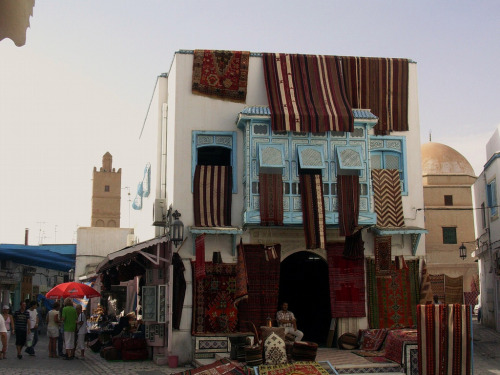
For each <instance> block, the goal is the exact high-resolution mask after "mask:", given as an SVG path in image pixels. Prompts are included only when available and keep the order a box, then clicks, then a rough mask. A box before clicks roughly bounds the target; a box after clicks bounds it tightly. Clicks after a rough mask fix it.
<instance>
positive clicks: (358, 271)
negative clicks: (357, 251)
mask: <svg viewBox="0 0 500 375" xmlns="http://www.w3.org/2000/svg"><path fill="white" fill-rule="evenodd" d="M343 251H344V245H343V244H342V243H328V244H327V249H326V254H327V259H328V279H329V282H330V309H331V314H332V318H354V317H363V316H366V311H365V268H364V260H363V259H356V260H352V259H346V258H344V257H343V256H342V253H343Z"/></svg>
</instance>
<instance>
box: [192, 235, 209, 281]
mask: <svg viewBox="0 0 500 375" xmlns="http://www.w3.org/2000/svg"><path fill="white" fill-rule="evenodd" d="M194 247H195V251H196V261H195V263H194V264H195V269H194V275H195V278H196V280H200V279H203V278H204V277H205V276H206V275H207V274H206V269H205V264H206V263H205V233H202V234H200V235H199V236H196V239H195V241H194Z"/></svg>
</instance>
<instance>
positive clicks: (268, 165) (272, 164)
mask: <svg viewBox="0 0 500 375" xmlns="http://www.w3.org/2000/svg"><path fill="white" fill-rule="evenodd" d="M284 154H285V148H284V146H283V145H281V144H279V145H274V144H273V145H269V144H266V145H263V144H259V167H260V170H261V171H263V172H275V173H282V172H283V168H284V167H285V158H284Z"/></svg>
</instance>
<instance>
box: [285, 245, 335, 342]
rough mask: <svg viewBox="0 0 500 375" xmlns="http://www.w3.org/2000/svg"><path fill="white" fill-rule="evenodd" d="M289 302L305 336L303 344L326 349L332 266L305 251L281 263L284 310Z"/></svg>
mask: <svg viewBox="0 0 500 375" xmlns="http://www.w3.org/2000/svg"><path fill="white" fill-rule="evenodd" d="M285 301H286V302H288V305H289V309H290V311H292V312H293V313H294V315H295V317H296V318H297V326H298V329H300V330H301V331H302V332H304V338H303V340H304V341H313V342H316V343H318V344H319V345H325V344H326V341H327V337H328V331H329V329H330V321H331V316H330V290H329V282H328V264H327V263H326V261H325V260H324V259H323V258H321V257H320V256H318V255H316V254H313V253H311V252H308V251H301V252H298V253H295V254H292V255H290V256H289V257H287V258H286V259H285V260H283V261H282V262H281V267H280V291H279V304H280V306H279V307H280V308H281V304H282V303H283V302H285ZM280 308H279V309H280ZM279 309H278V310H279Z"/></svg>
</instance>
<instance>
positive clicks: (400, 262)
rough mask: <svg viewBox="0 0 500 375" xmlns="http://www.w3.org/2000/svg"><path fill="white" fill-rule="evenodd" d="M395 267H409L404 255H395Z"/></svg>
mask: <svg viewBox="0 0 500 375" xmlns="http://www.w3.org/2000/svg"><path fill="white" fill-rule="evenodd" d="M394 267H395V268H396V269H397V270H402V269H408V265H407V264H406V260H405V257H404V255H396V256H395V257H394Z"/></svg>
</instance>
